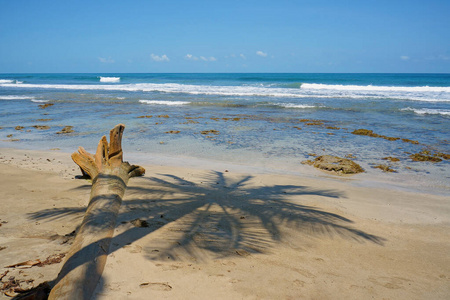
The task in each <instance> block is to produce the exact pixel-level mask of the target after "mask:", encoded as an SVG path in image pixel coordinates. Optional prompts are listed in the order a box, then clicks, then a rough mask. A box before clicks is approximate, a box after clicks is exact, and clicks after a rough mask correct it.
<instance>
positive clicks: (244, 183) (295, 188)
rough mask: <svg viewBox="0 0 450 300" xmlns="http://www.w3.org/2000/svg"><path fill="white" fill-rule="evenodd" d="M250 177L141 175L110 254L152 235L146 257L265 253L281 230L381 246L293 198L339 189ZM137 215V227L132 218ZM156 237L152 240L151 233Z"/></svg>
mask: <svg viewBox="0 0 450 300" xmlns="http://www.w3.org/2000/svg"><path fill="white" fill-rule="evenodd" d="M252 179H253V177H252V176H242V177H239V178H237V177H231V176H226V174H224V173H222V172H210V173H208V174H207V175H206V176H205V177H204V178H202V180H201V181H200V182H194V181H189V180H186V179H183V178H181V177H178V176H175V175H171V174H157V176H155V177H150V178H141V179H137V180H140V181H141V183H140V184H139V185H138V186H137V185H133V184H132V185H130V186H129V187H128V190H127V195H126V196H125V198H124V201H123V204H122V208H121V212H120V214H119V216H118V224H119V225H118V229H119V232H120V233H119V234H116V235H115V236H114V237H113V238H112V240H111V247H110V252H115V251H117V250H118V249H120V248H123V247H126V246H127V245H130V244H131V243H133V242H135V241H137V240H139V239H141V238H143V237H145V236H148V235H150V234H153V235H152V239H151V240H150V242H149V243H148V245H146V248H145V254H146V257H147V258H148V259H152V260H160V259H167V258H170V259H174V260H176V259H185V258H189V259H193V260H201V259H203V258H205V257H207V256H208V255H210V256H213V257H216V258H218V257H226V256H229V255H235V254H239V255H247V254H249V253H266V252H269V251H270V248H271V247H273V245H274V244H275V243H277V242H279V241H282V240H283V238H284V237H285V235H286V234H285V228H289V229H291V230H295V231H300V232H301V233H302V234H303V236H304V237H305V238H310V237H311V238H312V237H333V236H339V237H341V238H345V239H351V240H354V241H357V242H371V243H375V244H379V245H383V241H384V239H383V238H380V237H377V236H375V235H371V234H369V233H366V232H364V231H362V230H359V229H357V228H355V227H354V226H352V225H353V224H352V223H353V222H352V221H351V220H349V219H347V218H345V217H343V216H340V215H338V214H334V213H330V212H326V211H323V210H320V209H318V208H314V207H310V206H306V205H302V204H299V203H297V202H299V200H298V199H296V196H322V197H328V198H339V197H343V196H344V195H343V194H342V193H341V192H338V191H335V190H329V189H328V190H327V189H313V188H310V187H307V186H300V185H272V186H260V185H257V184H255V183H254V182H252ZM80 212H81V209H80V208H60V209H50V210H42V211H38V212H35V213H33V214H32V215H31V216H30V217H31V218H32V219H36V220H43V219H50V220H51V219H55V218H63V217H64V218H66V217H68V216H70V215H73V214H80ZM137 219H139V226H137V225H136V226H133V225H132V223H133V224H137V223H136V220H137ZM153 237H154V238H153Z"/></svg>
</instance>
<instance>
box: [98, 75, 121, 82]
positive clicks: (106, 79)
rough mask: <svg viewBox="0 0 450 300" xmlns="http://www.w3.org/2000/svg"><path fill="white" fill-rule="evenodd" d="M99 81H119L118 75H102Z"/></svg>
mask: <svg viewBox="0 0 450 300" xmlns="http://www.w3.org/2000/svg"><path fill="white" fill-rule="evenodd" d="M100 82H120V77H102V76H100Z"/></svg>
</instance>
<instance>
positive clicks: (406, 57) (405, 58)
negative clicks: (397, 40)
mask: <svg viewBox="0 0 450 300" xmlns="http://www.w3.org/2000/svg"><path fill="white" fill-rule="evenodd" d="M400 59H401V60H409V59H410V57H409V56H407V55H402V56H400Z"/></svg>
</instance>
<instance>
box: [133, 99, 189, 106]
mask: <svg viewBox="0 0 450 300" xmlns="http://www.w3.org/2000/svg"><path fill="white" fill-rule="evenodd" d="M139 102H140V103H144V104H154V105H170V106H175V105H185V104H189V103H191V102H187V101H160V100H139Z"/></svg>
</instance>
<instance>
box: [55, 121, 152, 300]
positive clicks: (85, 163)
mask: <svg viewBox="0 0 450 300" xmlns="http://www.w3.org/2000/svg"><path fill="white" fill-rule="evenodd" d="M124 128H125V126H124V125H122V124H119V125H116V127H114V129H112V130H111V132H110V144H109V145H108V141H107V140H106V137H105V136H103V137H102V139H101V140H100V142H99V144H98V147H97V152H96V153H95V155H92V154H90V153H88V152H86V150H84V149H83V148H82V147H79V149H78V153H73V154H72V159H73V161H74V162H75V163H76V164H77V165H78V166H80V168H81V170H82V172H83V174H84V175H88V176H90V177H91V179H92V189H91V196H90V202H89V205H88V207H87V210H86V213H85V215H84V219H83V222H82V223H81V226H80V228H79V230H78V233H77V235H76V237H75V240H74V243H73V245H72V247H71V248H70V250H69V252H68V254H67V256H66V261H65V262H64V265H63V267H62V269H61V272H60V273H59V275H58V278H57V280H56V285H55V286H54V287H53V289H52V290H51V292H50V296H49V299H77V300H79V299H90V298H91V296H92V294H93V292H94V290H95V287H96V285H97V283H98V281H99V280H100V277H101V275H102V272H103V268H104V266H105V263H106V257H107V254H108V250H109V245H110V242H111V238H112V236H113V233H114V228H115V224H116V218H117V214H118V212H119V208H120V205H121V203H122V197H123V195H124V193H125V189H126V186H127V183H128V179H129V178H131V177H135V176H141V175H143V174H144V173H145V170H144V168H142V167H139V166H135V165H130V164H129V163H128V162H123V160H122V159H123V157H122V156H123V155H122V133H123V130H124Z"/></svg>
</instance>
